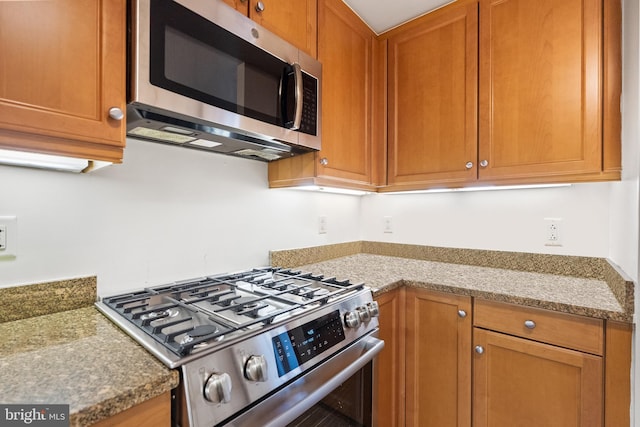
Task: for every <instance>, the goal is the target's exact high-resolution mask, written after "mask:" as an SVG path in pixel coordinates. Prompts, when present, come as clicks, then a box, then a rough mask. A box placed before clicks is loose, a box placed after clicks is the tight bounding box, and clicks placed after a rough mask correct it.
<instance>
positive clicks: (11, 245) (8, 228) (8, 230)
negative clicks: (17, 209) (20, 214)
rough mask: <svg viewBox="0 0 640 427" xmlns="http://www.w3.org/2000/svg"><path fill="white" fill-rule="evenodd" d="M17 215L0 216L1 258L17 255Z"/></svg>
mask: <svg viewBox="0 0 640 427" xmlns="http://www.w3.org/2000/svg"><path fill="white" fill-rule="evenodd" d="M17 221H18V220H17V218H16V217H15V216H0V258H5V257H15V256H16V249H17V242H18V222H17Z"/></svg>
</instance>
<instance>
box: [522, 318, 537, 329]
mask: <svg viewBox="0 0 640 427" xmlns="http://www.w3.org/2000/svg"><path fill="white" fill-rule="evenodd" d="M524 326H525V327H526V328H528V329H533V328H535V327H536V322H534V321H533V320H525V321H524Z"/></svg>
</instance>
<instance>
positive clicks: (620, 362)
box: [604, 320, 633, 427]
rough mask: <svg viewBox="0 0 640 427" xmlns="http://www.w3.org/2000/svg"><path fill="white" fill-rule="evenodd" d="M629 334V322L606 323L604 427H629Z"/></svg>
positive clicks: (630, 338) (630, 346) (631, 329)
mask: <svg viewBox="0 0 640 427" xmlns="http://www.w3.org/2000/svg"><path fill="white" fill-rule="evenodd" d="M632 334H633V325H632V324H629V323H622V322H614V321H610V320H609V321H607V322H606V331H605V358H604V361H605V367H604V370H605V383H604V416H605V421H604V425H605V427H618V426H628V425H629V423H630V417H631V416H630V411H631V353H632Z"/></svg>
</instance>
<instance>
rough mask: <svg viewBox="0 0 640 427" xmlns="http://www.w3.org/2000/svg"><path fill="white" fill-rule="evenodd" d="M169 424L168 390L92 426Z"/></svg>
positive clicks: (156, 426)
mask: <svg viewBox="0 0 640 427" xmlns="http://www.w3.org/2000/svg"><path fill="white" fill-rule="evenodd" d="M170 425H171V393H170V392H166V393H164V394H161V395H160V396H158V397H154V398H153V399H150V400H147V401H146V402H142V403H140V404H139V405H136V406H134V407H132V408H129V409H127V410H126V411H122V412H120V413H119V414H116V415H114V416H113V417H111V418H107V419H106V420H102V421H99V422H97V423H96V424H93V426H94V427H163V426H165V427H169V426H170Z"/></svg>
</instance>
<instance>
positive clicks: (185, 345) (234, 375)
mask: <svg viewBox="0 0 640 427" xmlns="http://www.w3.org/2000/svg"><path fill="white" fill-rule="evenodd" d="M96 306H97V307H98V309H99V310H100V311H102V312H103V313H104V314H105V315H106V316H107V317H109V318H110V319H111V320H113V321H114V322H115V323H116V324H118V325H119V326H120V327H121V328H122V329H123V330H124V331H125V332H127V333H128V334H129V335H131V336H132V337H133V338H134V339H135V340H137V341H138V342H139V343H140V344H142V345H143V346H144V347H145V348H146V349H147V350H149V351H150V352H151V353H152V354H154V355H155V356H156V357H157V358H158V359H160V360H161V361H162V362H163V363H164V364H166V365H167V366H168V367H170V368H179V369H180V371H181V384H180V386H179V387H178V388H177V389H175V390H174V392H173V408H172V418H173V420H172V421H173V425H174V426H181V427H186V426H191V427H201V426H207V427H211V426H223V425H224V426H258V425H259V426H285V425H291V426H294V425H295V426H307V425H309V426H310V425H331V426H372V425H375V420H374V419H373V418H372V399H373V397H372V388H373V387H372V381H373V375H372V372H373V368H372V361H373V360H374V357H375V355H376V354H377V353H378V352H379V351H380V350H381V349H382V347H383V346H384V342H382V341H381V340H379V339H378V338H377V332H378V319H377V317H378V306H377V303H376V302H375V301H373V298H372V295H371V291H370V290H369V289H368V288H367V287H366V286H364V284H361V283H356V284H352V283H350V282H349V281H348V280H344V281H343V280H337V279H336V278H325V277H323V276H314V275H313V274H311V273H304V272H301V271H294V270H287V269H279V268H272V267H266V268H256V269H252V270H247V271H241V272H237V273H233V274H224V275H217V276H209V277H202V278H197V279H193V280H187V281H181V282H175V283H171V284H168V285H164V286H158V287H152V288H146V289H143V290H140V291H136V292H131V293H126V294H121V295H115V296H110V297H104V298H102V300H101V301H99V302H97V303H96Z"/></svg>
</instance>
